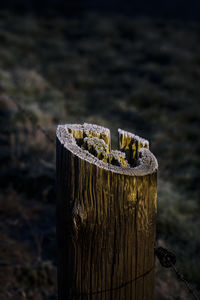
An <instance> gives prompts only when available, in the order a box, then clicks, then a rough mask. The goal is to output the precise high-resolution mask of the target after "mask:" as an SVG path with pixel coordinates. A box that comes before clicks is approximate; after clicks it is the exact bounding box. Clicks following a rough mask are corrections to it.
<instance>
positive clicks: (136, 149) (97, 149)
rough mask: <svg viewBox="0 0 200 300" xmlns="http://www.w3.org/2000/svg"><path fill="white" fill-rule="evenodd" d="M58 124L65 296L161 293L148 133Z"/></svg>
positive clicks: (149, 296) (120, 297)
mask: <svg viewBox="0 0 200 300" xmlns="http://www.w3.org/2000/svg"><path fill="white" fill-rule="evenodd" d="M118 133H119V150H120V151H111V146H110V131H109V129H106V128H103V127H101V126H97V125H91V124H83V125H60V126H58V128H57V239H58V299H59V300H67V299H70V300H77V299H90V300H94V299H95V300H96V299H97V300H100V299H101V300H108V299H109V300H111V299H115V300H129V299H131V300H153V299H154V243H155V222H156V220H155V219H156V195H157V168H158V165H157V161H156V158H155V157H154V155H153V154H152V153H151V152H150V151H149V143H148V141H146V140H144V139H142V138H140V137H138V136H136V135H134V134H131V133H129V132H125V131H123V130H120V129H119V131H118Z"/></svg>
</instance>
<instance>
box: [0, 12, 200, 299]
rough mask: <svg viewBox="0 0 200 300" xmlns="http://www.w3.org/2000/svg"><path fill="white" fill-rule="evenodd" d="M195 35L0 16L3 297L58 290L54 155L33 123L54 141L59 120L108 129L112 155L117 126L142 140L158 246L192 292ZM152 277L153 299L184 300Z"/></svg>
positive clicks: (118, 22) (112, 21) (199, 90)
mask: <svg viewBox="0 0 200 300" xmlns="http://www.w3.org/2000/svg"><path fill="white" fill-rule="evenodd" d="M199 29H200V24H199V23H195V22H193V23H192V22H187V23H186V22H185V23H183V22H181V21H176V20H174V21H169V20H168V21H165V20H156V19H154V20H151V19H142V18H140V19H131V18H128V17H124V16H122V15H116V16H114V15H113V16H112V17H109V16H103V15H101V16H100V15H97V14H94V13H90V14H83V15H79V16H77V17H76V16H74V17H73V18H63V17H59V16H52V17H51V18H48V17H36V16H34V15H24V16H23V17H22V16H17V15H14V14H11V13H9V12H1V13H0V40H1V45H0V91H1V90H2V92H1V94H0V109H1V110H0V111H1V112H0V114H1V115H0V123H1V134H0V140H1V144H2V147H1V152H0V160H1V164H2V168H1V177H0V179H1V181H0V182H1V187H2V198H1V207H0V210H1V214H2V217H1V228H2V231H3V232H4V234H3V235H2V245H3V247H4V248H3V249H5V250H3V254H2V257H3V258H4V259H5V260H6V259H7V258H6V254H7V250H6V249H11V248H13V250H14V251H13V253H12V255H15V256H16V257H15V260H14V262H13V261H12V259H11V258H10V256H9V257H8V263H9V265H11V270H12V272H11V273H12V276H11V275H10V278H8V277H4V276H3V275H1V277H2V278H3V277H4V281H2V282H4V283H3V285H2V291H3V292H2V297H4V298H2V299H13V297H15V299H25V298H27V299H35V300H37V299H55V294H56V291H55V289H56V285H55V261H56V254H55V222H54V219H55V190H54V176H55V175H54V173H55V147H54V145H51V144H50V143H49V142H48V140H47V139H46V138H45V136H43V134H42V133H40V132H39V131H38V130H36V129H35V124H36V123H37V122H38V123H39V124H40V125H41V126H43V127H44V128H45V129H46V130H47V131H48V133H49V134H50V135H51V136H52V138H53V139H55V128H56V125H57V124H58V123H59V124H63V123H82V122H89V123H97V124H100V125H102V126H105V127H108V128H110V129H111V132H112V137H113V139H112V144H113V147H116V145H117V135H116V130H117V128H123V129H125V130H129V131H131V132H134V133H136V134H138V135H141V136H143V137H145V138H147V139H149V140H150V148H151V150H152V151H153V153H154V154H155V155H156V157H157V158H158V161H159V192H158V222H157V232H158V234H157V237H158V243H160V244H164V245H165V246H167V247H168V248H172V249H174V251H175V252H176V253H177V256H178V267H179V269H180V270H181V271H182V272H183V273H184V275H185V276H186V278H188V279H189V280H190V281H191V282H192V283H193V284H194V286H197V287H199V286H200V275H199V268H200V258H199V251H200V235H199V225H200V224H199V215H200V213H199V206H200V202H199V192H200V186H199V175H200V174H199V169H200V168H199V161H200V160H199V151H200V133H199V123H200V117H199V98H200V85H199V81H200V43H199ZM3 90H4V92H3ZM5 91H6V92H5ZM9 96H14V97H16V98H17V99H19V102H20V103H21V105H23V107H24V108H25V109H26V110H27V111H28V112H29V113H31V115H32V121H30V120H27V119H26V118H24V116H23V114H22V113H20V112H19V111H18V110H17V108H16V106H15V104H14V103H13V102H12V100H11V99H10V98H9ZM3 195H4V196H3ZM9 199H11V200H9ZM5 203H7V204H6V205H5ZM15 205H16V206H15ZM19 208H20V209H19ZM24 210H25V213H24ZM35 211H36V212H35ZM35 214H36V215H35ZM24 216H25V217H24ZM27 224H29V225H27ZM11 245H13V246H11ZM17 253H21V255H22V256H23V258H24V257H25V258H26V259H25V264H24V261H23V260H22V257H21V256H20V255H19V256H18V255H17ZM12 255H11V257H12ZM16 263H17V265H18V268H17V270H18V271H17V272H15V268H14V267H13V268H12V265H13V264H16ZM41 270H42V271H41ZM11 273H10V274H11ZM2 274H4V269H3V271H2ZM157 274H158V275H157V299H189V297H190V296H188V295H187V294H185V293H184V292H183V291H182V289H183V287H182V285H181V284H179V283H178V282H176V281H175V280H174V277H173V276H172V275H170V274H171V273H170V272H168V271H165V270H161V269H160V268H159V266H157ZM41 278H42V279H41ZM166 282H168V283H169V286H167V285H166ZM169 287H171V290H168V288H169ZM180 291H181V292H180ZM164 297H165V298H164Z"/></svg>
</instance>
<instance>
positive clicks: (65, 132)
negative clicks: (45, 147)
mask: <svg viewBox="0 0 200 300" xmlns="http://www.w3.org/2000/svg"><path fill="white" fill-rule="evenodd" d="M56 135H57V139H58V141H59V142H60V143H61V144H63V145H64V147H65V148H66V149H68V150H69V151H70V152H71V153H72V154H74V155H76V156H78V157H79V158H80V159H83V160H85V161H87V162H89V163H91V164H94V165H96V166H97V167H99V168H103V169H105V170H108V171H111V172H114V173H119V174H124V175H129V176H145V175H148V174H152V173H154V172H156V171H157V169H158V163H157V160H156V158H155V156H154V155H153V154H152V153H151V151H150V150H149V142H148V141H147V140H145V139H143V138H140V137H139V136H137V135H135V134H133V133H130V132H127V131H124V130H121V129H118V149H119V150H111V142H110V130H109V129H108V128H104V127H102V126H99V125H95V124H88V123H84V124H83V125H81V124H66V125H59V126H58V127H57V132H56Z"/></svg>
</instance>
